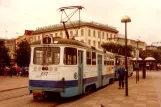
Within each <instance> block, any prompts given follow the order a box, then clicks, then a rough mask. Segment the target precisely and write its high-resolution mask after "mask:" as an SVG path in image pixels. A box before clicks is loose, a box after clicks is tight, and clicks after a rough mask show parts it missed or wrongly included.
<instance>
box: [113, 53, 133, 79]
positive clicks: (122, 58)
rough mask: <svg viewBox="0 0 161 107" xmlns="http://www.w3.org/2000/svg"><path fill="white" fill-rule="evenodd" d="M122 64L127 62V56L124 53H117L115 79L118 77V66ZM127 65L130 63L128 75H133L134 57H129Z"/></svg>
mask: <svg viewBox="0 0 161 107" xmlns="http://www.w3.org/2000/svg"><path fill="white" fill-rule="evenodd" d="M120 64H125V56H122V55H116V54H115V66H114V70H115V80H117V79H118V75H117V74H118V68H119V67H120ZM127 65H128V76H129V77H130V76H132V75H133V63H132V57H128V58H127Z"/></svg>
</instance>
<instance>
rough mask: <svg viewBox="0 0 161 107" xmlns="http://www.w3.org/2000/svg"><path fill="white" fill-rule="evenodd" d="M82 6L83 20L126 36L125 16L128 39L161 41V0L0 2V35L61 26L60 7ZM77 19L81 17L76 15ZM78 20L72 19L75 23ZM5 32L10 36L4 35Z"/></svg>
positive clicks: (28, 0)
mask: <svg viewBox="0 0 161 107" xmlns="http://www.w3.org/2000/svg"><path fill="white" fill-rule="evenodd" d="M71 5H82V6H84V7H85V10H82V11H81V19H82V20H87V21H96V22H100V23H104V24H108V25H112V26H114V27H116V28H117V29H118V30H119V32H120V33H122V34H124V24H122V23H121V22H120V20H121V17H122V16H124V15H128V16H130V18H131V20H132V22H131V23H129V24H128V38H131V39H141V40H143V41H145V42H147V43H148V44H149V43H152V42H154V41H161V35H160V31H161V21H160V20H161V1H160V0H0V36H1V37H5V36H7V37H8V38H13V37H17V36H18V35H19V34H16V32H17V33H20V34H23V33H24V30H25V29H29V30H35V29H36V28H37V27H41V26H47V25H52V24H58V23H60V15H61V13H59V12H58V11H57V9H58V8H59V7H62V6H71ZM76 16H78V15H76ZM75 19H76V20H77V19H78V18H73V19H72V20H75ZM6 30H7V31H8V33H6V35H5V32H6ZM139 37H140V38H139Z"/></svg>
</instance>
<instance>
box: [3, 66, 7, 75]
mask: <svg viewBox="0 0 161 107" xmlns="http://www.w3.org/2000/svg"><path fill="white" fill-rule="evenodd" d="M3 72H4V77H6V76H7V68H6V66H5V67H4V70H3Z"/></svg>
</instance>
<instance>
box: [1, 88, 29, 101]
mask: <svg viewBox="0 0 161 107" xmlns="http://www.w3.org/2000/svg"><path fill="white" fill-rule="evenodd" d="M25 95H28V91H27V87H23V88H16V89H12V90H6V91H1V92H0V102H2V101H5V100H9V99H14V98H18V97H22V96H25Z"/></svg>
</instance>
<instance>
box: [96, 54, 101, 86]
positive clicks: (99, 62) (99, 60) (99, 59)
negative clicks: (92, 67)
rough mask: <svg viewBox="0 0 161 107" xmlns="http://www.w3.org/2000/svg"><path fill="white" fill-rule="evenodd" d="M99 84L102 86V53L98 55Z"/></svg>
mask: <svg viewBox="0 0 161 107" xmlns="http://www.w3.org/2000/svg"><path fill="white" fill-rule="evenodd" d="M97 66H98V86H99V87H101V86H102V55H97Z"/></svg>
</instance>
